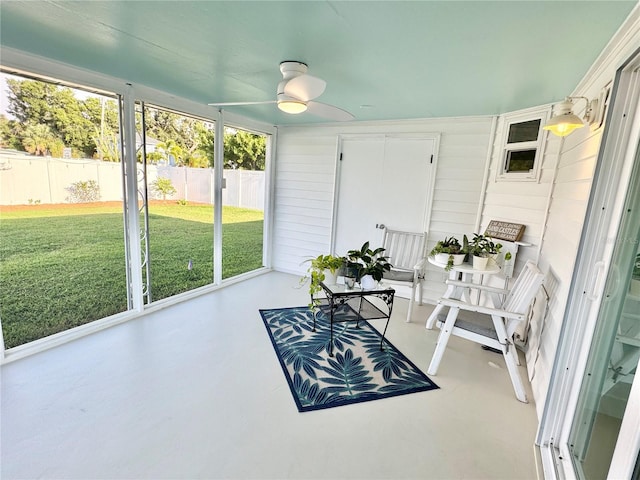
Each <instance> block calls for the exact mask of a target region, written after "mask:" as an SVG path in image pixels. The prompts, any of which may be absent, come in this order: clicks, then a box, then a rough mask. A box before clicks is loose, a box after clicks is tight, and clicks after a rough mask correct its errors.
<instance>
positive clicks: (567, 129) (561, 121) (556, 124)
mask: <svg viewBox="0 0 640 480" xmlns="http://www.w3.org/2000/svg"><path fill="white" fill-rule="evenodd" d="M582 127H584V122H583V121H582V119H581V118H580V117H578V116H577V115H574V114H573V113H571V112H569V113H565V114H564V115H556V116H555V117H553V118H552V119H551V120H549V121H548V122H547V123H546V124H545V126H544V127H542V128H543V129H544V130H549V131H550V132H551V133H553V134H554V135H557V136H559V137H566V136H567V135H569V134H570V133H571V132H573V131H574V130H575V129H576V128H582Z"/></svg>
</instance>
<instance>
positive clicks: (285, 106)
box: [278, 100, 307, 115]
mask: <svg viewBox="0 0 640 480" xmlns="http://www.w3.org/2000/svg"><path fill="white" fill-rule="evenodd" d="M278 108H279V109H280V110H282V111H283V112H285V113H291V114H294V115H295V114H298V113H302V112H305V111H306V110H307V104H306V103H304V102H300V101H297V100H281V101H279V102H278Z"/></svg>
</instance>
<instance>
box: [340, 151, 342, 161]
mask: <svg viewBox="0 0 640 480" xmlns="http://www.w3.org/2000/svg"><path fill="white" fill-rule="evenodd" d="M340 161H342V152H340Z"/></svg>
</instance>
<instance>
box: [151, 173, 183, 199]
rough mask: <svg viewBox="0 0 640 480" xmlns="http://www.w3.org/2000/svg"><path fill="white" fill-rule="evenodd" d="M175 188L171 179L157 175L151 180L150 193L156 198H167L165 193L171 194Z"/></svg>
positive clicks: (174, 191)
mask: <svg viewBox="0 0 640 480" xmlns="http://www.w3.org/2000/svg"><path fill="white" fill-rule="evenodd" d="M176 192H177V190H176V188H175V187H174V186H173V184H172V183H171V179H169V178H165V177H158V178H156V179H155V180H154V181H153V182H151V193H152V195H153V196H154V197H156V198H162V200H166V199H167V195H168V196H171V195H173V194H174V193H176Z"/></svg>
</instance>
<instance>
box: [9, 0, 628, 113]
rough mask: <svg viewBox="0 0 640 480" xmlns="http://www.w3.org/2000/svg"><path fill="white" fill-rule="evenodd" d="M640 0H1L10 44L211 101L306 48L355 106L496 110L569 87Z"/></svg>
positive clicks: (260, 91) (262, 88)
mask: <svg viewBox="0 0 640 480" xmlns="http://www.w3.org/2000/svg"><path fill="white" fill-rule="evenodd" d="M636 4H637V2H636V1H495V2H489V1H470V2H463V1H406V2H405V1H375V2H369V1H255V2H249V1H198V2H192V1H164V2H155V1H60V0H48V1H2V2H1V3H0V44H1V45H2V46H6V47H12V48H16V49H19V50H23V51H26V52H29V53H33V54H36V55H40V56H44V57H47V58H51V59H54V60H58V61H61V62H64V63H68V64H72V65H76V66H79V67H82V68H85V69H89V70H94V71H98V72H102V73H106V74H109V75H112V76H115V77H118V78H122V79H125V80H127V81H130V82H132V83H134V84H135V83H140V84H145V85H147V86H150V87H153V88H156V89H160V90H164V91H167V92H169V93H172V94H175V95H178V96H181V97H185V98H188V99H190V100H194V101H196V102H201V103H203V104H206V103H210V102H233V101H261V100H273V99H275V91H276V86H277V84H278V82H279V81H280V80H281V74H280V71H279V69H278V65H279V63H280V62H281V61H283V60H298V61H302V62H305V63H307V64H308V65H309V73H310V74H312V75H315V76H318V77H321V78H323V79H324V80H326V81H327V89H326V91H325V93H324V94H323V95H322V96H321V97H320V98H319V99H318V100H319V101H321V102H325V103H330V104H334V105H336V106H339V107H340V108H343V109H345V110H348V111H350V112H351V113H353V114H354V115H355V117H356V120H388V119H404V118H425V117H450V116H462V115H491V114H499V113H504V112H509V111H514V110H519V109H521V108H526V107H531V106H536V105H543V104H547V103H551V102H556V101H558V100H561V99H562V98H563V97H564V96H566V95H568V94H569V93H571V91H572V90H573V89H574V88H575V86H576V85H577V84H578V82H579V81H580V80H581V79H582V77H583V76H584V75H585V73H586V72H587V70H588V68H589V67H590V66H591V64H592V63H593V62H594V60H595V59H596V58H597V56H598V55H599V54H600V52H601V51H602V49H603V48H604V47H605V45H606V44H607V42H608V41H609V39H610V38H611V37H612V36H613V34H614V33H615V32H616V30H617V29H618V28H619V27H620V25H621V24H622V23H623V22H624V20H625V18H626V17H627V15H628V14H629V13H630V12H631V10H632V9H633V8H634V7H635V6H636ZM0 54H1V52H0ZM0 62H1V56H0ZM230 110H232V111H234V112H235V113H238V114H242V115H245V116H248V117H251V118H254V119H256V120H260V121H265V122H268V123H270V124H276V125H282V124H292V123H301V122H303V123H313V122H316V121H318V122H319V121H323V120H322V119H320V118H317V117H314V116H312V115H310V114H301V115H298V116H293V115H286V114H283V113H281V112H279V111H278V110H277V108H276V107H275V105H256V106H245V107H233V108H230Z"/></svg>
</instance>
